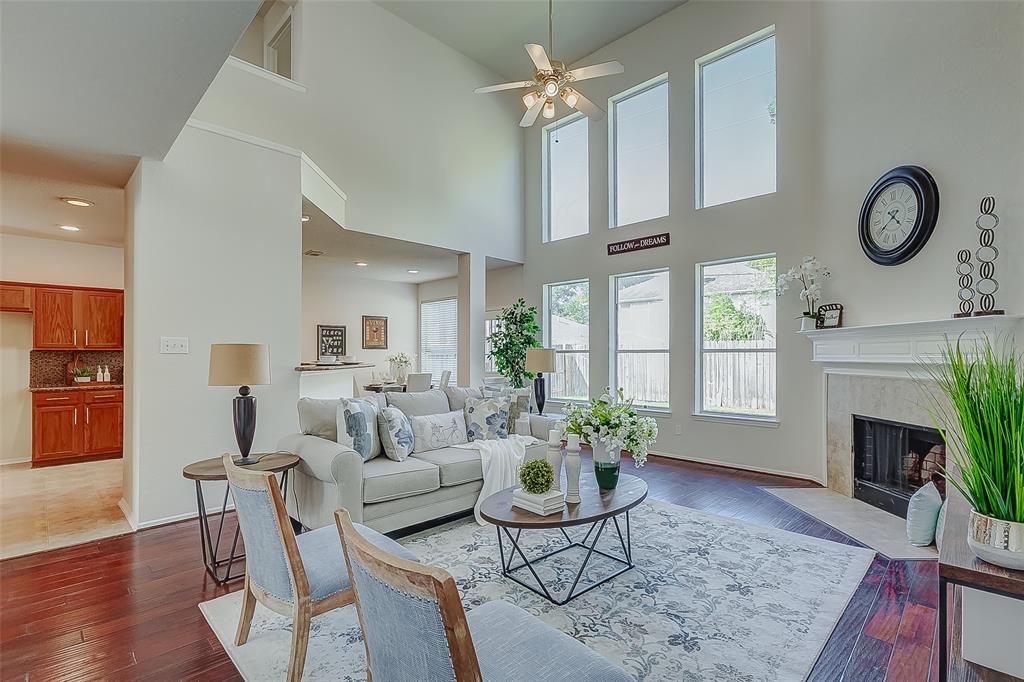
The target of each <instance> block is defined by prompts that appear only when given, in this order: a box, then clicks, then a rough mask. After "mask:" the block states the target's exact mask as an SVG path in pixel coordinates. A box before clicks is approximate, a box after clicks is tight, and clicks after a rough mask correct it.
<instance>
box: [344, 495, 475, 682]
mask: <svg viewBox="0 0 1024 682" xmlns="http://www.w3.org/2000/svg"><path fill="white" fill-rule="evenodd" d="M334 520H335V523H337V525H338V533H340V534H341V546H342V548H343V549H344V550H345V561H346V563H347V564H348V574H349V580H350V581H351V583H352V585H353V587H354V586H355V584H356V582H355V576H354V575H353V573H352V557H353V556H355V557H357V558H358V561H359V563H360V564H362V565H363V566H365V567H366V568H367V569H368V570H369V571H370V573H372V574H373V576H374V577H375V578H377V579H378V580H380V581H381V582H383V583H384V584H385V585H389V586H391V587H393V588H395V589H396V590H399V591H400V592H405V593H407V594H413V595H416V596H418V597H421V598H423V599H429V600H431V601H435V602H437V605H438V608H439V609H440V611H441V623H442V624H443V625H444V631H445V636H446V637H447V639H448V650H449V651H450V652H451V656H452V668H453V669H454V671H455V679H456V680H457V682H482V677H481V675H480V663H479V661H478V660H477V657H476V647H474V646H473V637H472V635H470V632H469V624H468V623H467V622H466V612H465V610H464V609H463V608H462V600H461V599H460V598H459V590H458V588H457V587H456V585H455V579H454V578H452V576H451V574H449V573H448V572H447V571H444V570H442V569H440V568H436V567H434V566H428V565H426V564H419V563H416V562H414V561H409V560H408V559H403V558H401V557H397V556H395V555H393V554H391V553H389V552H386V551H385V550H383V549H380V548H379V547H377V546H376V545H374V544H373V543H372V542H370V541H369V540H367V539H366V538H364V537H363V536H362V535H360V533H359V531H358V530H356V529H355V527H354V526H353V525H352V519H351V517H350V516H349V513H348V511H347V510H345V509H339V510H337V511H336V512H334ZM353 591H355V590H353ZM354 599H355V603H356V613H357V614H358V615H359V627H360V628H361V629H362V631H363V644H364V645H365V646H366V668H367V669H366V679H367V680H368V681H372V679H373V659H372V657H371V656H370V647H369V644H368V643H367V642H366V625H365V621H364V619H363V606H362V604H361V603H360V601H359V593H358V592H356V593H355V595H354Z"/></svg>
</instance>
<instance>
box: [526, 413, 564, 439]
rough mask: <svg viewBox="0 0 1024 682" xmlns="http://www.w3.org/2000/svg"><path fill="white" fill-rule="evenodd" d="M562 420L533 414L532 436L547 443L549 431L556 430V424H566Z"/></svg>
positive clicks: (531, 417)
mask: <svg viewBox="0 0 1024 682" xmlns="http://www.w3.org/2000/svg"><path fill="white" fill-rule="evenodd" d="M564 423H565V422H563V421H562V420H561V419H558V418H555V417H545V416H544V415H542V414H531V415H530V435H531V436H533V437H534V438H540V439H541V440H542V441H544V442H547V440H548V431H550V430H551V429H553V428H555V424H564Z"/></svg>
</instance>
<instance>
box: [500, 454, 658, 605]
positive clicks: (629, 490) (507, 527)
mask: <svg viewBox="0 0 1024 682" xmlns="http://www.w3.org/2000/svg"><path fill="white" fill-rule="evenodd" d="M588 474H589V472H583V475H582V476H580V502H579V503H578V504H567V505H565V509H563V510H562V512H561V513H560V514H559V513H555V514H550V515H548V516H540V515H538V514H534V513H533V512H529V511H526V510H525V509H520V508H519V507H513V506H512V491H513V490H515V488H505V489H504V490H501V491H499V492H496V493H494V494H493V495H491V496H490V497H488V498H487V499H485V500H484V501H483V503H482V504H481V505H480V516H481V517H482V518H483V519H484V520H485V521H488V522H490V523H493V524H494V526H495V527H496V529H497V533H498V551H499V552H500V555H501V574H502V575H503V576H505V577H506V578H508V579H509V580H513V581H515V582H517V583H519V584H520V585H522V586H523V587H525V588H526V589H528V590H531V591H533V592H535V593H536V594H538V595H540V596H542V597H544V598H545V599H547V600H548V601H550V602H552V603H553V604H557V605H559V606H561V605H563V604H566V603H568V602H569V601H571V600H572V599H575V598H576V597H578V596H580V595H581V594H584V593H586V592H589V591H590V590H592V589H594V588H595V587H597V586H598V585H603V584H604V583H606V582H608V581H609V580H612V579H613V578H615V577H617V576H619V575H622V574H623V573H625V572H626V571H628V570H629V569H631V568H633V548H632V544H631V542H630V535H629V510H630V509H632V508H633V507H636V506H637V505H638V504H640V503H641V502H643V501H644V499H646V498H647V483H646V482H644V480H643V479H640V478H637V477H636V476H630V475H628V474H622V475H620V476H619V484H618V485H617V486H616V487H615V489H614V490H601V489H600V488H598V487H597V481H596V480H594V477H593V475H588ZM516 487H518V486H516ZM620 516H622V517H624V525H625V528H623V524H620V523H619V517H620ZM609 520H611V521H612V523H613V525H614V526H615V532H616V534H618V536H619V545H620V546H621V547H622V556H621V557H619V556H615V555H614V554H609V553H607V552H604V551H602V550H600V549H597V543H598V541H599V540H600V539H601V534H602V533H603V532H604V529H605V526H607V525H608V521H609ZM588 524H589V526H590V527H589V528H588V529H587V532H586V535H584V536H583V539H582V540H578V541H576V540H573V539H572V538H571V537H569V533H568V532H567V531H566V529H567V528H570V527H573V526H586V525H588ZM548 528H557V529H558V530H559V531H560V532H561V533H562V536H563V537H564V538H565V541H566V542H567V543H568V544H566V545H565V546H563V547H560V548H558V549H556V550H554V551H552V552H548V553H547V554H542V555H541V556H537V557H528V556H527V555H526V552H525V551H524V550H523V548H522V547H520V545H519V538H520V536H521V535H522V532H523V531H524V530H541V529H548ZM511 529H515V533H514V534H513V533H512V530H511ZM595 531H596V532H595ZM623 531H625V532H623ZM503 534H504V536H505V538H502V535H503ZM591 536H593V539H592V540H591ZM505 539H507V540H508V542H509V544H510V546H509V551H508V557H507V558H506V556H505V544H506V543H505ZM588 541H589V544H588ZM574 547H581V548H583V549H585V550H587V553H586V555H585V556H584V559H583V563H582V564H581V565H580V567H579V570H578V571H577V572H576V578H575V580H573V583H572V587H570V588H569V591H568V592H567V593H566V594H565V596H564V597H562V598H561V599H558V598H556V597H555V596H554V595H553V594H552V592H551V590H549V589H548V587H547V586H546V585H545V584H544V581H543V580H541V578H540V576H539V575H538V574H537V570H536V568H535V566H536V565H537V564H539V563H540V562H542V561H544V560H545V559H547V558H548V557H552V556H554V555H556V554H560V553H561V552H564V551H566V550H569V549H572V548H574ZM516 554H518V555H519V557H520V558H521V559H522V562H521V563H519V564H516V565H513V562H514V561H515V557H516ZM594 554H599V555H601V556H603V557H605V558H607V559H610V560H612V561H614V562H616V563H618V564H620V565H621V568H619V569H618V570H617V571H615V572H613V573H612V574H611V575H608V576H605V577H604V578H602V579H601V580H598V581H597V582H595V583H593V584H591V585H588V586H586V587H585V588H584V589H581V590H579V591H578V592H577V591H576V588H577V587H578V586H579V583H580V578H582V577H583V572H584V571H585V570H586V568H587V564H588V563H589V562H590V558H591V557H592V556H593V555H594ZM524 568H525V569H528V570H529V571H530V573H531V574H532V575H533V579H534V580H535V581H536V583H537V586H534V585H531V584H529V583H526V582H524V581H523V580H522V579H520V578H519V576H518V575H516V572H517V571H521V570H522V569H524Z"/></svg>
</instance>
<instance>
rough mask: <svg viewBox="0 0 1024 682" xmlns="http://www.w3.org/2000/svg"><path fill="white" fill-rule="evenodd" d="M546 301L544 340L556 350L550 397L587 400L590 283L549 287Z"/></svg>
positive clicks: (563, 283) (546, 287)
mask: <svg viewBox="0 0 1024 682" xmlns="http://www.w3.org/2000/svg"><path fill="white" fill-rule="evenodd" d="M544 298H545V306H544V337H545V339H546V345H547V347H548V348H554V349H555V372H554V374H552V375H550V376H549V377H548V382H547V385H548V396H549V397H550V398H553V399H555V400H562V399H564V400H586V399H587V398H589V397H590V283H589V282H587V281H586V280H582V281H579V282H562V283H560V284H548V285H546V286H545V287H544Z"/></svg>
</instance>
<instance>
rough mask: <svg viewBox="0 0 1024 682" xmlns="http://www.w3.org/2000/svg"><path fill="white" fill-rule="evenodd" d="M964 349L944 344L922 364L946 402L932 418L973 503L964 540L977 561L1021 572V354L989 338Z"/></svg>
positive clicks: (953, 479)
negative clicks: (934, 358) (930, 360)
mask: <svg viewBox="0 0 1024 682" xmlns="http://www.w3.org/2000/svg"><path fill="white" fill-rule="evenodd" d="M974 343H976V344H977V345H976V346H975V347H974V348H972V349H970V350H969V351H968V352H966V353H965V352H964V351H963V350H961V348H960V342H959V341H957V343H956V344H955V345H954V344H952V343H949V342H948V341H947V344H946V348H945V349H944V350H943V353H942V359H941V361H940V362H939V363H937V364H930V365H924V369H925V370H926V371H927V373H928V374H929V375H930V376H931V378H932V379H933V380H934V381H935V383H936V384H938V387H939V390H940V392H941V394H942V395H943V396H944V397H945V398H946V399H947V400H948V403H946V402H943V401H940V400H939V399H938V398H937V397H936V396H932V399H933V409H932V416H933V418H934V420H935V424H936V426H937V428H938V429H939V431H940V433H942V437H943V439H944V440H945V441H946V450H947V456H948V457H949V458H950V459H951V460H952V461H953V463H955V465H956V466H955V468H951V469H949V470H947V471H946V472H945V473H946V480H947V481H949V482H950V483H951V484H953V485H954V486H955V487H956V489H957V490H958V491H959V492H960V494H962V495H963V496H964V497H965V498H966V499H967V502H968V503H969V504H970V505H971V515H970V517H969V520H968V528H967V544H968V546H969V547H970V548H971V550H972V551H973V552H974V553H975V554H976V555H977V556H978V557H980V558H981V559H984V560H985V561H987V562H989V563H991V564H995V565H996V566H1002V567H1003V568H1010V569H1016V570H1024V357H1022V356H1018V355H1017V354H1016V352H1015V351H1014V350H1013V349H1012V345H1010V344H1009V343H1007V344H1005V345H1003V346H1002V347H1001V348H995V347H993V344H992V342H991V341H990V340H988V339H986V340H985V341H984V342H974Z"/></svg>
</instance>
